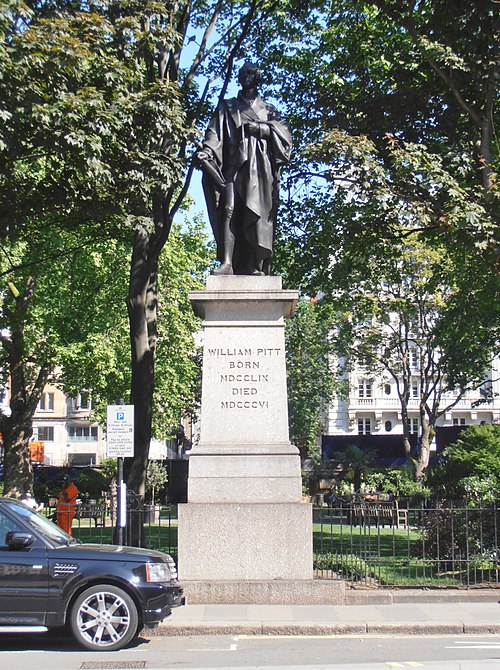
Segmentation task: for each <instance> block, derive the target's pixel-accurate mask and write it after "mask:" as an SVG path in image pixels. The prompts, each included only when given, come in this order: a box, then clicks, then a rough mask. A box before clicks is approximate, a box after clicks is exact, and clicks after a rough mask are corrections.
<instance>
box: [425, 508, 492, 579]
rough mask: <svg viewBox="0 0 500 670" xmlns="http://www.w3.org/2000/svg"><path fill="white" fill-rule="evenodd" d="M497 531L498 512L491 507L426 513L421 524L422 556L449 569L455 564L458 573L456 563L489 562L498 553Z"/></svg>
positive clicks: (436, 510) (439, 510)
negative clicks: (488, 559) (487, 560)
mask: <svg viewBox="0 0 500 670" xmlns="http://www.w3.org/2000/svg"><path fill="white" fill-rule="evenodd" d="M497 529H498V510H497V509H496V508H495V507H492V506H488V507H486V508H481V509H455V508H439V509H435V510H427V511H426V514H425V516H424V520H423V524H422V540H423V543H424V547H425V553H426V555H427V556H429V557H432V558H436V559H439V560H440V561H450V566H449V569H451V566H452V561H457V564H456V565H455V569H461V568H462V566H461V565H460V563H459V561H465V560H472V559H475V560H476V561H478V560H479V561H482V560H483V559H484V558H485V557H487V556H489V558H490V560H491V559H492V558H494V557H496V554H497V551H498V546H497ZM476 567H477V563H476ZM483 567H484V566H483ZM468 569H470V566H469V568H468ZM472 569H474V565H473V566H472Z"/></svg>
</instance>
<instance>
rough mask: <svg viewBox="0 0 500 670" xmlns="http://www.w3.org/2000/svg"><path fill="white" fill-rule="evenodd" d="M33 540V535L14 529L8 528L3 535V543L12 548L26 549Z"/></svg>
mask: <svg viewBox="0 0 500 670" xmlns="http://www.w3.org/2000/svg"><path fill="white" fill-rule="evenodd" d="M34 541H35V538H34V537H33V535H31V533H25V532H20V531H16V530H9V532H8V533H7V535H6V536H5V543H6V544H7V546H8V547H9V549H13V550H16V549H27V547H31V545H32V544H33V542H34Z"/></svg>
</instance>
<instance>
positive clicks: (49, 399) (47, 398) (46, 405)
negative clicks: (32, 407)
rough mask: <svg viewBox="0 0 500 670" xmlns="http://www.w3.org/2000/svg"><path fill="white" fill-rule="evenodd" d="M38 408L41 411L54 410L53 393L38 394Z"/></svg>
mask: <svg viewBox="0 0 500 670" xmlns="http://www.w3.org/2000/svg"><path fill="white" fill-rule="evenodd" d="M38 409H39V410H40V411H41V412H53V411H54V394H53V393H42V395H41V396H40V402H39V403H38Z"/></svg>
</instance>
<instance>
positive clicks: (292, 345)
mask: <svg viewBox="0 0 500 670" xmlns="http://www.w3.org/2000/svg"><path fill="white" fill-rule="evenodd" d="M331 329H332V317H331V310H330V309H329V306H328V305H326V304H322V303H321V302H318V301H317V300H316V299H312V300H305V299H302V300H301V301H299V304H298V308H297V312H296V314H295V316H294V317H293V318H291V319H288V321H287V322H286V330H285V335H286V357H287V373H288V376H287V379H288V384H287V386H288V412H289V424H290V438H291V441H292V443H293V444H295V445H296V446H297V447H298V449H299V451H300V455H301V457H302V458H306V457H308V456H311V455H312V454H313V452H314V451H316V450H317V446H318V440H319V439H320V436H321V427H322V425H323V424H324V411H325V409H326V408H327V407H328V406H329V404H330V400H331V397H332V393H333V389H334V386H335V377H334V375H332V371H331V368H330V356H331V353H332V348H331V346H330V343H331V338H330V331H331Z"/></svg>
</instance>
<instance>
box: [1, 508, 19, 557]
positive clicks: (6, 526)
mask: <svg viewBox="0 0 500 670" xmlns="http://www.w3.org/2000/svg"><path fill="white" fill-rule="evenodd" d="M11 530H14V531H23V530H25V528H23V526H21V524H20V523H18V522H17V521H14V520H13V519H9V517H8V516H7V515H6V514H4V513H3V512H2V510H1V509H0V549H6V548H7V542H6V541H5V536H6V535H7V533H9V532H10V531H11Z"/></svg>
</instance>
